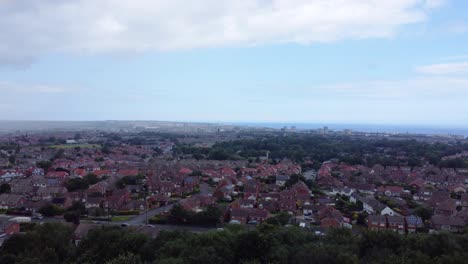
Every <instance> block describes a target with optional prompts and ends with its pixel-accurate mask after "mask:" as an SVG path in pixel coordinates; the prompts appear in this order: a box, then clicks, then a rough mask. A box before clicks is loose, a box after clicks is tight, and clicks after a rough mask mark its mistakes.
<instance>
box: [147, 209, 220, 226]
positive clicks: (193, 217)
mask: <svg viewBox="0 0 468 264" xmlns="http://www.w3.org/2000/svg"><path fill="white" fill-rule="evenodd" d="M221 215H222V211H221V210H220V209H219V208H218V207H216V206H208V207H207V208H206V209H205V210H204V211H201V212H198V213H193V212H189V211H187V210H185V209H184V208H183V207H182V206H180V205H175V206H174V207H172V209H171V210H170V211H169V214H168V215H167V216H166V217H159V216H157V217H155V218H152V219H151V222H152V223H155V224H172V225H194V226H217V225H218V224H219V223H220V221H221Z"/></svg>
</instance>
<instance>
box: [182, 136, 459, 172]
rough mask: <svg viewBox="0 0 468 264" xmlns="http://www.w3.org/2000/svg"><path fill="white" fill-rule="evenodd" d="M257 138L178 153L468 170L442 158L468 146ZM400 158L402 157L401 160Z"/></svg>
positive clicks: (335, 138)
mask: <svg viewBox="0 0 468 264" xmlns="http://www.w3.org/2000/svg"><path fill="white" fill-rule="evenodd" d="M254 137H255V138H253V139H240V140H233V141H227V142H219V143H216V144H214V145H213V147H211V148H197V147H194V146H192V145H188V144H178V145H177V147H176V149H175V153H176V154H178V155H179V154H192V155H194V156H196V158H197V159H200V158H203V157H206V158H207V159H215V160H224V159H238V158H239V157H240V158H244V159H248V158H252V157H255V158H256V157H260V156H265V154H266V152H267V151H269V152H270V155H269V156H270V158H272V159H283V158H289V159H292V160H295V161H297V162H302V161H304V160H305V159H307V160H312V161H314V164H318V165H320V164H321V163H322V162H323V161H327V160H330V159H334V158H338V159H340V160H341V161H343V162H346V163H349V164H364V165H367V166H373V165H376V164H381V165H383V166H390V165H392V166H397V165H407V166H421V165H422V164H423V163H424V161H428V162H429V163H431V164H433V165H439V166H441V167H458V168H466V167H468V162H466V161H464V160H447V161H444V162H442V161H441V158H442V157H444V156H447V155H453V154H455V153H459V152H462V151H467V150H468V144H466V143H465V144H445V143H426V142H419V141H416V140H388V139H368V138H352V137H348V136H333V135H331V136H325V135H314V134H289V135H288V134H287V135H283V134H281V135H280V134H278V135H268V136H254ZM397 156H400V157H399V158H397ZM316 169H317V168H316Z"/></svg>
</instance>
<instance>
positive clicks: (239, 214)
mask: <svg viewBox="0 0 468 264" xmlns="http://www.w3.org/2000/svg"><path fill="white" fill-rule="evenodd" d="M230 210H231V212H230V216H231V220H230V222H231V223H238V224H246V223H247V219H248V217H249V214H248V211H247V209H246V208H231V209H230Z"/></svg>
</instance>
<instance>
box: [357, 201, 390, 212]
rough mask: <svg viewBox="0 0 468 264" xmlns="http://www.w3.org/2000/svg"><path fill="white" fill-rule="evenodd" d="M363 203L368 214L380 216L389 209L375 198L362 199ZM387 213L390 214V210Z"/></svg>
mask: <svg viewBox="0 0 468 264" xmlns="http://www.w3.org/2000/svg"><path fill="white" fill-rule="evenodd" d="M361 202H362V206H363V209H364V211H366V212H367V213H368V214H376V213H377V214H380V213H381V212H382V211H383V210H384V209H386V207H387V206H386V205H384V204H383V203H381V202H379V201H377V200H376V199H374V198H368V197H363V198H361ZM386 213H388V210H386ZM382 215H383V214H382Z"/></svg>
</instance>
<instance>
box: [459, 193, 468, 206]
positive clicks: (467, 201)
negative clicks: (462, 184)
mask: <svg viewBox="0 0 468 264" xmlns="http://www.w3.org/2000/svg"><path fill="white" fill-rule="evenodd" d="M460 204H461V206H463V207H468V193H463V194H462V195H461V199H460Z"/></svg>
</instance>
